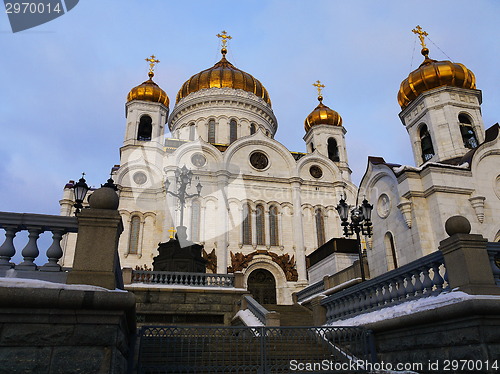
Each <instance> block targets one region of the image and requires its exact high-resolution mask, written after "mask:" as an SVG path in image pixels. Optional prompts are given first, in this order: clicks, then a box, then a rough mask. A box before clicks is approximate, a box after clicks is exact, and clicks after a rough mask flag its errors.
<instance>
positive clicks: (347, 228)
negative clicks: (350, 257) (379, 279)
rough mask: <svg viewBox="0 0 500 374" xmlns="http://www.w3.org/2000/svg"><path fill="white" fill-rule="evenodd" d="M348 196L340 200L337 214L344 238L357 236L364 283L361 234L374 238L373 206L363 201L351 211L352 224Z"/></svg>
mask: <svg viewBox="0 0 500 374" xmlns="http://www.w3.org/2000/svg"><path fill="white" fill-rule="evenodd" d="M346 200H347V198H346V196H345V195H344V196H343V197H341V198H340V201H339V204H338V205H337V212H339V215H340V219H341V220H342V223H341V225H342V227H343V228H344V236H351V235H353V234H354V233H355V234H356V240H357V244H358V255H359V266H360V269H361V280H362V281H363V282H364V281H365V280H366V277H365V268H364V266H363V251H362V248H361V237H360V234H363V235H367V236H369V237H370V236H372V221H371V215H372V210H373V205H371V204H370V203H369V202H368V200H366V198H365V199H363V202H362V203H361V205H360V206H359V207H355V208H353V209H351V212H350V213H351V217H350V218H351V222H348V219H349V205H347V203H346Z"/></svg>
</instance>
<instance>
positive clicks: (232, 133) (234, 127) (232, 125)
mask: <svg viewBox="0 0 500 374" xmlns="http://www.w3.org/2000/svg"><path fill="white" fill-rule="evenodd" d="M237 133H238V124H237V123H236V120H234V119H232V120H231V121H229V144H231V143H233V142H234V141H236V139H237V138H238V134H237Z"/></svg>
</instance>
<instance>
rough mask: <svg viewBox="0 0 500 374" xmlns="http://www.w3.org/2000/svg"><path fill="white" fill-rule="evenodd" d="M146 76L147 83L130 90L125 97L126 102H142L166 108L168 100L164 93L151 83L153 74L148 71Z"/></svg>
mask: <svg viewBox="0 0 500 374" xmlns="http://www.w3.org/2000/svg"><path fill="white" fill-rule="evenodd" d="M148 76H149V79H148V80H147V81H145V82H143V83H141V84H140V85H138V86H137V87H134V88H132V89H131V90H130V92H129V93H128V95H127V102H129V101H132V100H144V101H152V102H155V103H161V104H163V105H165V106H166V107H168V104H169V103H170V100H169V98H168V96H167V94H166V93H165V91H163V90H162V89H161V88H160V86H158V85H157V84H156V83H155V82H153V76H154V73H153V72H152V71H150V72H149V73H148Z"/></svg>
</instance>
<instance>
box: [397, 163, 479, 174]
mask: <svg viewBox="0 0 500 374" xmlns="http://www.w3.org/2000/svg"><path fill="white" fill-rule="evenodd" d="M426 166H446V167H450V168H452V169H468V168H469V163H468V162H464V163H463V164H461V165H449V164H442V163H439V162H431V161H427V162H426V163H425V164H423V165H422V166H419V167H415V166H410V165H401V166H397V167H393V168H392V170H393V171H394V173H396V174H399V173H401V172H403V171H416V172H420V171H422V170H423V169H424V168H425V167H426Z"/></svg>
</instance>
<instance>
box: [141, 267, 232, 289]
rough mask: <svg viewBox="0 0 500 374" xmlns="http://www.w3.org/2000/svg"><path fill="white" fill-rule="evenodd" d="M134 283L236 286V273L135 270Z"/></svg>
mask: <svg viewBox="0 0 500 374" xmlns="http://www.w3.org/2000/svg"><path fill="white" fill-rule="evenodd" d="M132 283H152V284H164V285H178V286H188V287H234V275H233V274H208V273H184V272H173V271H148V270H133V271H132Z"/></svg>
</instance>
